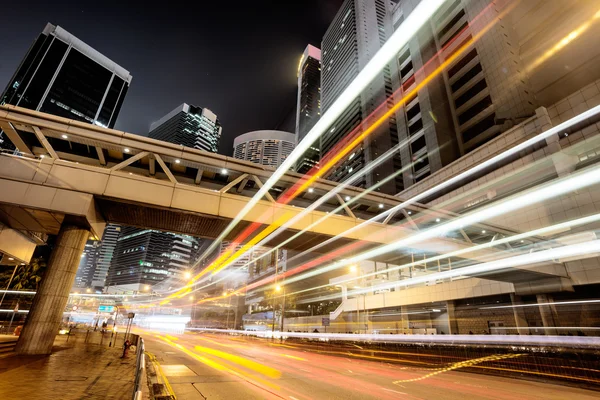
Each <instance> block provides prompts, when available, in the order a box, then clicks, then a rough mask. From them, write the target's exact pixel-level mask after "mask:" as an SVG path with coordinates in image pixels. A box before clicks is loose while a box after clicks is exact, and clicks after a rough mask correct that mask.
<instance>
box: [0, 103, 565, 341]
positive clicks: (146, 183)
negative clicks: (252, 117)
mask: <svg viewBox="0 0 600 400" xmlns="http://www.w3.org/2000/svg"><path fill="white" fill-rule="evenodd" d="M0 129H2V130H3V131H4V132H5V134H6V135H7V136H8V137H9V139H10V140H11V141H12V142H13V143H14V144H15V146H16V147H17V149H18V151H19V154H7V153H2V154H1V155H0V222H2V223H4V224H6V225H7V226H8V227H9V228H10V229H13V230H15V231H19V232H21V233H22V234H23V235H34V234H39V233H43V234H52V235H55V234H58V235H59V236H58V239H57V245H56V248H55V251H54V253H53V255H52V257H51V259H50V261H49V268H48V276H47V277H46V279H45V283H44V284H43V285H42V288H41V290H40V291H39V293H38V295H37V297H36V302H35V303H34V308H33V309H32V312H31V313H30V315H29V321H30V322H29V323H28V326H27V327H26V328H25V330H24V332H23V337H22V340H21V343H22V344H21V345H20V346H19V348H18V349H19V351H21V352H25V353H47V352H49V351H50V347H51V343H52V341H51V340H50V337H53V334H54V330H55V329H54V327H55V326H56V325H57V323H58V321H60V316H61V315H62V311H63V310H62V308H64V305H63V307H57V306H56V305H57V304H62V303H63V302H64V304H66V301H67V295H68V290H69V288H70V287H71V284H72V281H73V279H74V276H75V273H76V270H77V265H78V261H79V256H80V254H81V252H82V249H83V246H84V244H85V241H86V240H87V239H88V238H89V237H92V238H95V239H99V238H100V237H101V235H102V231H103V229H104V226H105V223H106V222H113V223H120V224H125V225H133V226H139V227H144V228H151V229H160V230H166V231H173V232H180V233H186V234H191V235H195V236H201V237H206V238H216V237H217V236H218V235H219V233H220V232H221V231H222V230H223V229H224V228H225V226H226V225H227V224H228V223H229V221H231V219H232V218H234V217H235V216H236V215H237V214H238V212H239V211H240V210H241V209H242V208H243V207H244V206H245V205H246V204H247V202H248V201H249V200H250V199H251V198H252V196H253V195H254V194H255V193H256V191H257V190H258V188H260V187H261V186H262V184H263V182H264V181H265V180H266V179H268V177H269V176H270V175H271V174H272V172H273V169H271V168H269V167H265V166H261V165H256V164H252V163H249V162H246V161H241V160H237V159H234V158H230V157H225V156H221V155H218V154H212V153H207V152H204V151H201V150H196V149H191V148H186V147H183V146H180V145H174V144H170V143H165V142H161V141H157V140H153V139H149V138H146V137H143V136H138V135H134V134H130V133H126V132H122V131H117V130H111V129H105V128H100V127H96V126H93V125H89V124H85V123H81V122H77V121H72V120H68V119H65V118H61V117H56V116H53V115H48V114H44V113H39V112H36V111H31V110H27V109H22V108H18V107H14V106H0ZM300 178H301V175H300V174H297V173H294V172H288V173H286V174H285V175H284V176H283V177H282V178H281V180H280V181H279V182H278V183H277V185H276V186H275V187H273V188H272V189H271V190H270V191H269V193H268V195H267V196H266V198H265V199H263V200H261V201H259V203H258V204H257V205H256V206H255V207H254V209H253V210H252V211H251V212H250V213H248V215H246V216H245V217H244V219H243V222H242V223H240V224H239V225H238V226H237V227H236V229H235V230H234V231H233V232H232V233H231V234H230V237H229V238H228V239H233V238H235V237H236V236H237V234H238V233H239V232H241V231H242V230H243V229H244V228H245V227H247V226H248V225H249V224H250V223H252V222H260V223H262V224H263V225H266V224H271V223H274V222H275V221H277V219H278V218H280V217H281V216H282V215H284V214H285V215H286V216H287V217H289V218H291V217H293V216H294V215H297V214H299V213H300V212H301V211H302V210H303V208H305V207H307V206H308V205H309V204H311V203H312V202H313V201H314V200H315V199H317V198H318V197H320V196H323V195H324V194H326V193H328V192H330V191H331V190H333V189H334V188H335V187H337V186H338V183H335V182H330V181H326V180H323V179H319V180H317V181H316V182H315V184H314V185H313V187H312V188H311V189H312V190H307V191H306V192H305V193H302V195H300V196H298V197H297V198H296V199H294V200H292V201H291V202H290V203H289V204H287V205H283V204H280V203H278V202H277V199H278V198H279V197H280V196H281V195H282V194H283V193H284V192H285V191H286V190H288V189H289V188H290V187H291V186H292V185H294V184H295V183H296V182H297V181H298V179H300ZM359 195H361V196H362V197H360V199H358V200H357V201H355V202H351V201H347V200H345V199H355V198H356V197H357V196H359ZM400 202H401V200H400V199H399V198H396V197H394V196H389V195H385V194H381V193H376V192H373V193H367V194H366V195H365V194H364V193H363V189H360V188H355V187H348V188H346V189H344V190H343V191H342V192H341V193H340V194H339V195H337V196H334V197H333V198H331V199H330V200H328V201H327V202H326V203H324V204H322V205H321V206H320V207H318V208H317V209H316V210H313V211H311V212H310V213H308V214H307V215H306V216H305V217H303V218H302V219H300V220H299V221H297V222H296V223H295V224H293V225H292V226H290V227H289V228H288V229H287V230H286V232H285V233H284V234H282V235H280V236H279V237H277V238H276V239H274V240H272V241H271V242H270V243H268V245H276V244H278V243H281V242H282V241H283V240H285V239H287V238H289V237H290V236H292V235H293V234H295V233H296V232H298V231H299V230H302V229H305V228H307V227H309V225H311V224H312V223H313V222H315V221H317V220H319V219H320V218H322V217H323V216H325V215H327V214H328V213H330V212H333V211H334V210H335V209H336V208H338V207H339V206H340V205H342V209H343V214H341V213H338V214H335V215H333V214H331V215H329V218H328V219H327V221H325V222H322V223H320V224H318V225H316V226H314V227H310V228H309V229H308V230H307V231H306V232H305V233H304V234H303V235H302V236H300V237H299V238H297V239H294V240H292V241H291V242H290V243H288V244H286V248H288V249H292V250H298V251H301V250H306V249H309V248H310V247H312V246H313V245H315V244H317V243H320V242H322V241H324V240H326V239H328V238H331V237H333V236H338V235H339V236H340V239H339V240H338V241H336V242H335V245H336V246H341V245H344V244H347V243H350V242H352V241H356V240H363V241H365V240H366V241H368V242H369V243H368V244H369V245H370V246H376V245H379V244H382V243H390V242H392V241H396V240H398V239H400V238H401V237H407V236H409V235H411V234H413V233H414V232H415V231H417V230H419V229H425V228H427V226H430V225H431V223H432V220H434V219H436V218H440V219H450V218H453V217H454V216H455V215H454V214H452V213H449V212H444V211H439V210H430V209H429V208H427V207H425V206H423V205H419V204H415V205H413V206H410V207H408V208H407V209H406V210H403V211H402V213H398V214H396V215H390V216H388V217H387V218H386V219H385V220H384V221H383V222H381V223H371V224H369V225H368V226H366V227H363V228H361V229H359V230H356V231H354V232H351V233H348V232H347V231H348V230H349V229H350V228H353V227H355V226H357V225H358V224H360V223H362V222H364V220H365V219H369V218H371V217H373V216H375V215H377V214H378V213H380V212H382V211H384V210H386V209H389V208H391V207H393V206H396V205H397V204H399V203H400ZM346 203H348V204H346ZM417 214H421V215H427V216H430V217H431V218H421V219H420V220H414V219H413V218H412V217H411V215H412V216H414V215H417ZM289 218H288V219H289ZM482 230H485V231H486V232H489V234H490V235H491V234H500V235H511V234H513V232H511V231H509V230H507V229H504V228H501V227H497V226H490V225H485V224H484V225H476V226H471V227H466V228H464V229H463V230H462V231H460V232H459V233H457V236H455V237H444V238H441V237H440V238H436V239H432V240H428V241H427V242H423V243H419V244H416V245H414V246H413V247H415V248H416V249H417V250H419V251H422V252H427V253H440V252H442V253H444V252H449V251H453V250H458V249H463V248H467V247H470V246H472V244H473V243H476V242H475V240H474V239H472V236H471V235H474V236H477V233H476V232H480V231H482ZM0 239H1V237H0ZM482 240H485V238H483V239H482ZM327 250H328V251H330V250H331V247H329V248H328V249H327ZM396 256H397V255H396ZM498 256H500V252H498V251H497V250H489V251H484V252H478V253H476V254H470V255H468V256H466V257H467V258H470V259H473V260H484V259H485V260H489V259H490V257H498ZM59 265H60V267H57V266H59ZM554 269H555V267H553V270H554ZM553 275H556V273H553ZM557 275H558V276H563V275H562V273H561V272H560V271H558V274H557ZM37 303H39V304H37ZM34 322H36V323H34ZM34 325H35V326H36V327H37V328H33V326H34ZM23 343H29V344H27V345H25V344H23Z"/></svg>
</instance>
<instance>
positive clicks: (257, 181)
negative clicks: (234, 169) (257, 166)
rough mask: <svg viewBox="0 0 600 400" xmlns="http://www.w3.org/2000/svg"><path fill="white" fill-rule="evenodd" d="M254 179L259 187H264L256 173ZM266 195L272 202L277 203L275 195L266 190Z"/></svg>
mask: <svg viewBox="0 0 600 400" xmlns="http://www.w3.org/2000/svg"><path fill="white" fill-rule="evenodd" d="M252 179H253V180H254V182H256V184H257V185H258V188H259V189H260V188H262V187H263V183H262V182H261V181H260V179H258V176H256V175H252ZM265 197H266V198H267V199H268V200H269V201H270V202H271V203H276V201H275V199H274V198H273V196H271V193H269V192H266V193H265Z"/></svg>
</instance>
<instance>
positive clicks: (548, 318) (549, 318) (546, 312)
mask: <svg viewBox="0 0 600 400" xmlns="http://www.w3.org/2000/svg"><path fill="white" fill-rule="evenodd" d="M536 298H537V302H538V308H539V310H540V314H541V316H542V324H544V328H546V329H544V333H545V334H546V335H558V331H557V330H556V329H554V328H555V327H557V326H558V315H557V314H556V308H555V307H554V306H549V305H547V304H548V303H552V301H553V299H552V296H549V295H547V294H538V295H536Z"/></svg>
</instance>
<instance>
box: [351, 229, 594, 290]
mask: <svg viewBox="0 0 600 400" xmlns="http://www.w3.org/2000/svg"><path fill="white" fill-rule="evenodd" d="M598 251H600V240H592V241H589V242H585V243H579V244H573V245H570V246H563V247H558V248H555V249H550V250H544V251H538V252H535V253H527V254H523V255H520V256H515V257H508V258H503V259H501V260H496V261H490V262H485V263H481V264H477V265H471V266H469V267H463V268H458V269H455V270H451V271H444V272H436V273H433V274H428V275H424V276H419V277H415V278H409V279H404V280H401V281H395V282H389V283H384V284H380V285H375V286H371V287H368V288H361V289H355V290H352V291H348V295H353V294H355V295H356V294H366V293H369V292H373V291H375V290H382V289H390V288H393V287H401V286H412V285H418V284H421V283H427V282H431V281H436V280H440V279H449V278H455V277H458V276H475V275H480V274H483V273H487V272H493V271H498V270H501V269H505V268H514V267H520V266H524V265H529V264H535V263H539V262H546V261H552V260H556V259H559V258H563V257H575V256H580V255H584V254H589V253H597V252H598Z"/></svg>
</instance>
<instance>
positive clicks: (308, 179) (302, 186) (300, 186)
mask: <svg viewBox="0 0 600 400" xmlns="http://www.w3.org/2000/svg"><path fill="white" fill-rule="evenodd" d="M488 7H489V6H488ZM488 7H486V9H485V10H484V12H485V11H486V10H487V8H488ZM513 7H514V5H512V6H510V7H508V8H507V9H505V10H504V11H503V12H502V14H501V15H500V16H498V17H496V18H494V19H492V21H491V22H490V23H488V24H487V25H486V26H484V27H483V28H482V29H481V30H480V31H479V32H478V33H477V34H476V35H474V36H473V37H471V38H470V39H469V40H468V41H467V42H466V43H465V44H463V45H462V46H461V47H460V48H459V49H457V50H456V51H454V52H453V53H452V54H451V55H450V56H449V57H448V58H446V60H444V62H442V63H441V64H440V65H439V66H438V67H437V68H436V69H435V70H434V71H433V72H432V73H431V74H429V75H428V76H426V77H425V78H424V79H423V81H421V82H420V83H419V84H417V85H416V86H415V87H414V88H413V89H411V90H410V91H409V92H408V93H407V94H405V95H404V97H403V98H402V99H401V100H400V101H398V102H396V103H395V104H394V106H393V107H392V108H390V109H389V110H388V111H386V112H385V113H384V114H383V115H382V116H380V117H378V118H377V120H376V121H374V122H373V123H372V124H371V125H370V126H369V127H367V128H366V129H365V130H364V131H363V132H360V131H359V128H357V129H356V130H355V131H354V132H355V133H358V132H360V134H357V135H354V136H355V137H354V139H353V140H352V141H351V143H350V144H347V145H345V147H343V148H340V149H336V151H335V152H329V153H328V154H332V155H331V157H330V159H328V160H326V162H325V163H324V164H323V163H320V165H319V169H318V173H315V174H314V175H312V176H311V175H308V174H307V175H305V176H304V177H303V178H301V179H300V180H299V181H298V182H297V183H296V184H295V185H294V186H293V187H292V188H290V190H288V192H286V193H285V194H284V196H282V199H281V201H280V202H281V203H283V204H285V203H288V202H289V201H291V199H293V198H295V197H296V196H298V194H300V193H302V192H304V191H305V190H307V189H308V188H309V187H310V186H311V185H312V184H313V183H314V181H315V180H316V179H318V178H319V177H320V176H322V174H324V173H325V172H326V171H328V170H329V169H331V168H332V167H333V166H335V165H336V164H337V163H338V162H339V161H340V160H341V159H342V158H343V157H345V156H346V155H347V154H348V153H350V151H352V150H353V149H354V148H355V147H356V146H358V145H359V144H360V143H362V141H363V140H364V139H365V138H366V137H367V136H369V135H370V134H371V133H373V132H374V131H375V130H376V129H377V128H378V127H379V126H381V124H383V123H384V122H385V121H387V120H388V119H389V118H390V117H392V116H393V115H394V114H395V113H396V111H397V110H398V109H399V108H400V107H402V106H403V105H404V104H406V102H408V101H409V100H411V99H412V98H413V97H414V96H415V95H416V94H417V93H418V91H419V90H421V89H422V88H423V87H425V86H426V85H427V84H429V82H431V80H433V79H434V78H435V77H437V76H438V75H439V74H441V73H442V71H443V70H444V69H446V68H447V67H448V66H449V65H450V64H452V63H453V62H454V61H455V60H456V59H457V58H458V57H459V56H460V55H461V54H462V53H464V52H465V51H466V50H467V49H468V48H469V47H470V46H471V45H472V44H473V43H474V42H475V41H477V40H479V39H480V38H481V37H482V36H483V35H484V34H485V33H487V31H489V29H491V27H492V26H493V25H494V24H495V23H496V22H497V21H498V20H499V18H501V16H503V15H505V14H506V13H508V12H509V11H510V10H511V9H512V8H513ZM411 15H412V14H411ZM382 50H383V48H382ZM378 54H379V53H378ZM342 95H343V94H342ZM384 104H385V103H384ZM380 107H381V106H380ZM319 122H320V120H319ZM332 123H333V122H332ZM317 124H318V123H317ZM315 126H316V125H315ZM350 135H352V133H351V134H350ZM286 161H287V159H286ZM311 172H312V171H311ZM363 173H364V171H363ZM257 227H258V225H254V224H253V225H252V226H251V228H252V230H254V229H256V228H257ZM269 228H270V227H269ZM269 228H267V229H269ZM248 230H249V228H248V229H247V230H246V232H247V231H248ZM246 232H245V233H244V237H247V236H248V235H249V233H246ZM217 240H218V239H217ZM242 240H243V239H242ZM236 241H237V242H241V240H239V239H236ZM256 243H258V242H257V241H255V242H254V244H256ZM250 247H251V246H248V247H246V249H249V248H250ZM246 251H247V250H246ZM238 253H239V252H238ZM238 253H236V254H234V255H233V256H231V257H230V258H229V259H228V260H227V261H229V263H226V264H225V265H220V266H215V267H214V268H212V273H213V274H216V273H218V272H219V271H220V270H222V269H224V268H226V267H227V265H229V264H231V263H232V262H233V261H235V259H236V258H237V257H239V255H241V254H243V253H245V251H244V252H242V253H241V254H239V255H237V254H238ZM236 255H237V257H236ZM219 260H220V262H219V264H221V263H222V262H223V260H222V259H221V258H219ZM203 273H204V271H203V272H202V273H201V274H199V275H197V278H198V277H200V276H202V274H203Z"/></svg>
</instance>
